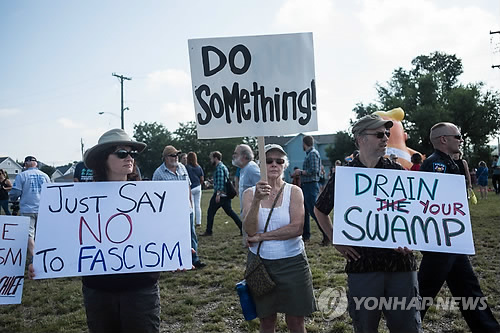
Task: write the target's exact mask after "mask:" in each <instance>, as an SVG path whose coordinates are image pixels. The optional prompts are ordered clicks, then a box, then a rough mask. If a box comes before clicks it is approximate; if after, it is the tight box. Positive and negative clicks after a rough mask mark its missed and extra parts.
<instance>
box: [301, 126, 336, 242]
mask: <svg viewBox="0 0 500 333" xmlns="http://www.w3.org/2000/svg"><path fill="white" fill-rule="evenodd" d="M302 148H303V149H304V151H305V152H306V158H305V159H304V164H303V166H302V169H296V170H295V172H294V174H293V175H294V176H299V175H300V182H301V187H302V192H303V193H304V208H305V209H304V210H305V214H304V231H303V233H302V239H303V240H304V241H305V242H307V241H308V240H309V238H311V225H310V216H312V218H313V219H314V221H316V224H317V225H318V228H319V230H321V233H322V234H323V240H322V242H321V245H323V246H326V245H328V244H329V243H330V242H329V240H328V237H327V236H326V234H325V233H324V232H323V230H322V229H321V226H320V225H319V223H318V219H317V218H316V215H314V204H315V203H316V199H317V198H318V194H319V185H320V184H319V178H320V171H321V158H320V156H319V152H318V151H317V150H316V149H315V148H314V138H313V137H312V136H310V135H306V136H304V138H302Z"/></svg>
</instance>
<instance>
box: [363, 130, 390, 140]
mask: <svg viewBox="0 0 500 333" xmlns="http://www.w3.org/2000/svg"><path fill="white" fill-rule="evenodd" d="M365 135H375V136H376V137H377V139H382V138H383V137H384V135H385V136H387V138H389V137H390V136H391V132H390V131H384V132H376V133H365Z"/></svg>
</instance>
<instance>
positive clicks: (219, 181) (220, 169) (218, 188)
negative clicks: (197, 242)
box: [201, 151, 241, 236]
mask: <svg viewBox="0 0 500 333" xmlns="http://www.w3.org/2000/svg"><path fill="white" fill-rule="evenodd" d="M210 163H212V165H214V166H215V173H214V194H213V196H212V198H211V199H210V204H209V206H208V212H207V230H206V231H205V233H204V234H202V235H201V236H212V228H213V225H214V217H215V214H216V213H217V211H218V210H219V208H221V207H222V209H224V212H225V213H226V214H227V215H228V216H229V217H230V218H232V219H233V221H234V223H236V225H237V226H238V228H239V229H240V235H241V220H240V218H239V217H238V215H237V214H236V213H235V212H234V211H233V209H232V208H231V199H229V198H228V197H227V196H226V186H225V185H226V179H228V178H229V171H228V170H227V168H226V166H225V165H224V163H222V154H221V153H220V152H218V151H213V152H211V153H210Z"/></svg>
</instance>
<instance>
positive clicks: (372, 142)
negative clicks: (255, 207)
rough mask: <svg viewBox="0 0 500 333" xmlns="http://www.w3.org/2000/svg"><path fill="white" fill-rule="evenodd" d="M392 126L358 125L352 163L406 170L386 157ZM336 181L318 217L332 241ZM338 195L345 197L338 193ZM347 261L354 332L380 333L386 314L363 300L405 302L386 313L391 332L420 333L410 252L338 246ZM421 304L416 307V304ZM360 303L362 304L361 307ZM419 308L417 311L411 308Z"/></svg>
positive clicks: (373, 120) (371, 119)
mask: <svg viewBox="0 0 500 333" xmlns="http://www.w3.org/2000/svg"><path fill="white" fill-rule="evenodd" d="M392 125H393V123H392V121H390V120H384V119H382V118H381V117H380V116H378V115H374V114H370V115H367V116H364V117H363V118H361V119H359V120H358V121H357V122H356V123H355V124H354V125H353V127H352V133H353V134H354V139H355V143H356V146H357V147H358V148H359V154H358V155H357V156H356V157H354V158H353V160H352V161H351V162H349V164H348V165H349V166H352V167H358V168H376V169H396V170H403V167H402V166H401V165H400V164H399V163H396V162H394V161H391V160H389V159H387V158H385V157H384V155H385V154H386V149H387V141H388V139H389V137H390V135H391V132H390V128H391V127H392ZM334 188H335V177H330V180H329V181H328V183H327V185H326V187H325V189H324V190H323V192H322V193H321V195H320V197H319V198H318V200H317V202H316V206H315V208H314V211H315V213H316V217H317V218H318V221H319V223H320V225H321V227H322V228H323V230H324V231H325V232H326V234H327V235H328V237H330V238H331V237H332V236H333V226H332V223H331V222H330V217H329V216H328V214H329V213H330V212H331V211H332V209H333V202H334V196H335V194H336V193H334ZM337 195H342V193H339V194H337ZM334 246H335V248H336V249H337V250H338V251H339V252H340V253H341V254H342V256H343V257H344V258H346V259H347V264H346V267H345V270H346V273H347V285H348V288H349V291H348V302H349V309H351V310H350V311H349V314H350V315H351V318H352V324H353V326H354V331H355V332H377V331H378V326H379V321H380V316H381V312H382V309H380V308H379V307H377V308H375V309H373V308H372V307H370V308H367V307H366V306H365V304H366V302H359V300H361V299H362V298H363V297H377V298H379V303H378V304H381V303H380V302H381V300H380V299H381V298H387V297H389V296H390V297H393V298H397V300H398V302H403V303H404V306H403V304H401V305H400V306H398V307H393V308H391V309H384V317H385V319H386V323H387V327H388V328H389V330H390V331H391V332H407V333H410V332H415V333H416V332H421V330H422V324H421V320H420V312H419V309H418V304H419V302H418V284H417V262H416V260H415V257H414V256H413V254H412V253H411V251H410V250H408V249H407V248H404V249H403V248H401V247H399V248H398V249H395V250H393V249H385V248H371V247H359V246H346V245H334ZM415 298H416V300H417V302H415V303H411V302H412V300H415ZM356 301H358V302H356ZM359 303H361V304H359ZM412 304H414V306H412Z"/></svg>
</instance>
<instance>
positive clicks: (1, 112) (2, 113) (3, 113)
mask: <svg viewBox="0 0 500 333" xmlns="http://www.w3.org/2000/svg"><path fill="white" fill-rule="evenodd" d="M19 113H21V110H19V109H14V108H10V109H0V117H11V116H15V115H18V114H19Z"/></svg>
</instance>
